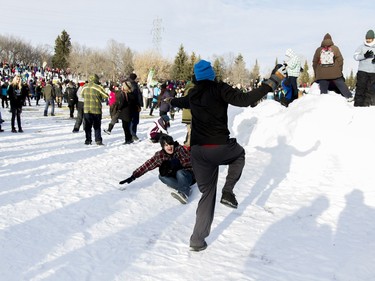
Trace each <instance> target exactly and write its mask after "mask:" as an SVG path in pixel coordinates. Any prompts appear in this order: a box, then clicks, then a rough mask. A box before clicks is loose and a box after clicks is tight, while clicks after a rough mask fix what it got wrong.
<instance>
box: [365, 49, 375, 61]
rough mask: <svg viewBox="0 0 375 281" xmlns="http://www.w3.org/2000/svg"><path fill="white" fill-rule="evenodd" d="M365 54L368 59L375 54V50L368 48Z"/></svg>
mask: <svg viewBox="0 0 375 281" xmlns="http://www.w3.org/2000/svg"><path fill="white" fill-rule="evenodd" d="M364 56H365V58H366V59H368V58H372V57H373V56H374V52H373V51H371V50H367V52H366V53H364Z"/></svg>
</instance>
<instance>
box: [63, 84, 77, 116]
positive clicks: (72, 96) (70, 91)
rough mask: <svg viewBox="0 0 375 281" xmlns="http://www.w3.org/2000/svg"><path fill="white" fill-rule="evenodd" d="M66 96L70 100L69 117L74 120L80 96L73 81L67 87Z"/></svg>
mask: <svg viewBox="0 0 375 281" xmlns="http://www.w3.org/2000/svg"><path fill="white" fill-rule="evenodd" d="M65 94H66V96H67V99H68V107H69V116H70V118H74V108H75V107H76V106H77V103H78V96H77V89H76V87H75V86H74V84H73V82H72V81H69V83H68V85H67V86H66V89H65Z"/></svg>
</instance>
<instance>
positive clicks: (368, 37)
mask: <svg viewBox="0 0 375 281" xmlns="http://www.w3.org/2000/svg"><path fill="white" fill-rule="evenodd" d="M374 37H375V36H374V31H373V30H372V29H370V30H369V31H367V33H366V39H374Z"/></svg>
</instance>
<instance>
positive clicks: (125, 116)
mask: <svg viewBox="0 0 375 281" xmlns="http://www.w3.org/2000/svg"><path fill="white" fill-rule="evenodd" d="M137 104H138V99H137V97H136V96H135V95H134V94H133V91H132V87H131V84H130V82H129V81H126V80H124V81H122V84H121V89H120V90H117V91H116V102H115V104H114V105H113V112H114V113H113V116H112V119H111V122H110V123H109V124H108V129H107V130H104V132H105V133H107V134H108V135H110V134H111V131H112V129H113V127H114V126H115V124H116V122H117V120H119V119H120V120H121V121H122V129H123V130H124V134H125V142H124V144H131V143H133V142H134V140H133V136H132V134H131V131H130V120H131V109H132V108H134V107H135V106H136V105H137Z"/></svg>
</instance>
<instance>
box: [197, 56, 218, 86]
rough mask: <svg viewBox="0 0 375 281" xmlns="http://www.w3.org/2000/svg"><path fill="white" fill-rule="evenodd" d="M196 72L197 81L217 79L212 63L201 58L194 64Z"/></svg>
mask: <svg viewBox="0 0 375 281" xmlns="http://www.w3.org/2000/svg"><path fill="white" fill-rule="evenodd" d="M194 74H195V78H196V79H197V81H201V80H210V81H213V80H214V79H215V71H214V69H213V68H212V66H211V63H210V62H208V61H205V60H200V61H199V62H197V63H196V64H195V65H194Z"/></svg>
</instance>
